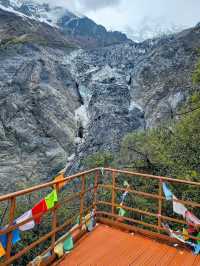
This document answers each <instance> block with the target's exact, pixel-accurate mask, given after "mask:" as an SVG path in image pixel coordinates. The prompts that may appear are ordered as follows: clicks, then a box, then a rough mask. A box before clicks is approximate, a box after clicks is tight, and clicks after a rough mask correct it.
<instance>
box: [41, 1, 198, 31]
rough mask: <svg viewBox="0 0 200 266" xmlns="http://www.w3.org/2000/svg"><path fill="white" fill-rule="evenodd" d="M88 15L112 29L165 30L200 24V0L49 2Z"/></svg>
mask: <svg viewBox="0 0 200 266" xmlns="http://www.w3.org/2000/svg"><path fill="white" fill-rule="evenodd" d="M46 1H48V2H51V3H53V4H58V3H59V4H62V5H65V6H67V7H70V8H73V9H75V10H76V11H78V12H80V13H82V14H85V15H87V16H88V17H90V18H92V19H93V20H94V21H95V22H97V23H99V24H102V25H104V26H105V27H107V28H108V29H111V30H120V31H127V32H128V33H129V34H131V33H132V34H134V32H135V31H148V30H149V31H151V30H153V31H155V33H156V32H158V31H164V30H167V29H171V28H173V29H174V28H178V29H179V28H185V27H190V26H194V25H195V24H196V23H197V22H200V0H46Z"/></svg>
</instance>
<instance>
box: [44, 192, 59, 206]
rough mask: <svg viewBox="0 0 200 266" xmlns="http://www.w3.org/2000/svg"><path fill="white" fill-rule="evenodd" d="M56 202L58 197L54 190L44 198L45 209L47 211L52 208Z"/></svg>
mask: <svg viewBox="0 0 200 266" xmlns="http://www.w3.org/2000/svg"><path fill="white" fill-rule="evenodd" d="M57 201H58V196H57V192H56V189H54V190H53V191H52V192H51V193H50V194H49V195H47V196H46V197H45V202H46V205H47V209H48V210H49V209H51V208H53V207H54V205H55V203H56V202H57Z"/></svg>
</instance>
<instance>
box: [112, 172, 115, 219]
mask: <svg viewBox="0 0 200 266" xmlns="http://www.w3.org/2000/svg"><path fill="white" fill-rule="evenodd" d="M115 177H116V173H115V172H114V171H112V214H113V215H114V214H115Z"/></svg>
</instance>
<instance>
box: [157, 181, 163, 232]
mask: <svg viewBox="0 0 200 266" xmlns="http://www.w3.org/2000/svg"><path fill="white" fill-rule="evenodd" d="M158 197H159V199H158V226H159V227H161V219H162V218H161V217H162V180H159V188H158Z"/></svg>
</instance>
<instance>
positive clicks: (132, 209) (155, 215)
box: [97, 201, 186, 224]
mask: <svg viewBox="0 0 200 266" xmlns="http://www.w3.org/2000/svg"><path fill="white" fill-rule="evenodd" d="M97 204H100V205H108V206H112V204H111V203H110V202H107V201H98V202H97ZM115 207H122V208H123V209H125V210H128V211H132V212H137V213H140V214H143V215H147V216H153V217H156V218H157V217H158V214H156V213H152V212H147V211H143V210H139V209H135V208H131V207H128V206H125V205H123V206H120V205H119V204H115ZM161 218H162V219H163V220H168V221H171V222H176V223H179V224H186V222H185V221H183V220H178V219H175V218H171V217H168V216H163V215H161Z"/></svg>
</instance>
